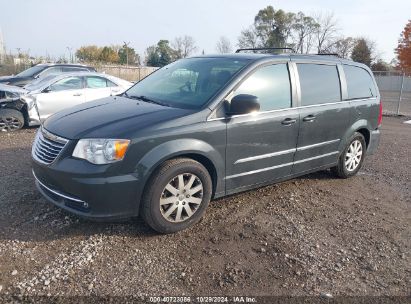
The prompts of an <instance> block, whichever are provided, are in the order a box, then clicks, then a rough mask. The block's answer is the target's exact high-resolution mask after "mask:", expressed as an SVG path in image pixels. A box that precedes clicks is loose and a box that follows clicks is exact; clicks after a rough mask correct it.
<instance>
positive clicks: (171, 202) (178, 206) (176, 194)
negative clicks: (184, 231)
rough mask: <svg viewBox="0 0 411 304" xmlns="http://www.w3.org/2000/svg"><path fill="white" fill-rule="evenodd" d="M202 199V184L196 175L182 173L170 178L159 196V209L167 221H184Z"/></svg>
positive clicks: (195, 209) (190, 215)
mask: <svg viewBox="0 0 411 304" xmlns="http://www.w3.org/2000/svg"><path fill="white" fill-rule="evenodd" d="M202 200H203V184H202V183H201V180H200V179H199V178H198V176H196V175H194V174H192V173H183V174H179V175H177V176H175V177H174V178H172V179H171V180H170V181H169V182H168V184H167V185H166V186H165V187H164V189H163V192H162V194H161V197H160V211H161V214H162V216H163V217H164V218H165V219H166V220H167V221H169V222H172V223H178V222H184V221H186V220H187V219H189V218H191V217H192V216H193V214H194V213H195V212H196V211H197V210H198V208H199V207H200V204H201V202H202Z"/></svg>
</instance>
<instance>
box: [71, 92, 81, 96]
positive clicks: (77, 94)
mask: <svg viewBox="0 0 411 304" xmlns="http://www.w3.org/2000/svg"><path fill="white" fill-rule="evenodd" d="M81 95H83V94H81V93H76V94H73V96H81Z"/></svg>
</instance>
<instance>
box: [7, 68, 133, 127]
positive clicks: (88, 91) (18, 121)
mask: <svg viewBox="0 0 411 304" xmlns="http://www.w3.org/2000/svg"><path fill="white" fill-rule="evenodd" d="M132 85H133V84H132V83H131V82H128V81H125V80H123V79H120V78H117V77H114V76H110V75H106V74H101V73H92V72H91V73H90V72H77V73H66V74H61V75H50V76H47V77H45V78H42V79H39V80H37V81H34V82H31V83H30V84H28V85H26V86H25V87H24V88H23V89H21V88H19V91H18V98H13V99H9V100H6V101H5V102H1V100H0V129H1V128H2V126H3V125H4V126H3V127H4V128H5V130H6V131H8V130H9V131H14V130H16V129H19V128H21V127H23V125H24V124H27V125H29V126H35V125H39V124H40V123H41V121H43V120H45V119H46V118H47V117H49V116H50V115H52V114H54V113H56V112H58V111H61V110H63V109H66V108H69V107H72V106H75V105H78V104H81V103H85V102H88V101H92V100H96V99H100V98H104V97H108V96H111V95H119V94H121V93H123V92H124V91H126V90H127V89H128V88H130V87H131V86H132ZM3 87H4V86H3ZM3 89H4V88H3ZM14 94H16V93H14ZM15 97H17V96H15ZM19 112H20V113H19ZM8 116H10V117H8ZM8 123H9V124H12V125H11V128H7V127H8ZM9 127H10V126H9Z"/></svg>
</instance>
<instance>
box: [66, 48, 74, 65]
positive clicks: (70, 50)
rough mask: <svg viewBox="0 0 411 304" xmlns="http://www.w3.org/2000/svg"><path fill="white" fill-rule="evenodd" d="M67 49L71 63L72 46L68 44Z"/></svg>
mask: <svg viewBox="0 0 411 304" xmlns="http://www.w3.org/2000/svg"><path fill="white" fill-rule="evenodd" d="M67 50H68V51H69V55H70V63H73V55H72V51H73V48H72V47H69V46H68V47H67Z"/></svg>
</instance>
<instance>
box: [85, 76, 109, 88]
mask: <svg viewBox="0 0 411 304" xmlns="http://www.w3.org/2000/svg"><path fill="white" fill-rule="evenodd" d="M106 87H107V80H106V79H105V78H102V77H95V76H88V77H86V88H89V89H101V88H106Z"/></svg>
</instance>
